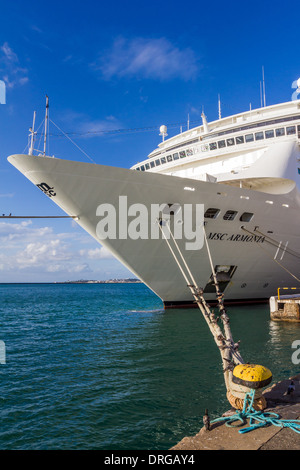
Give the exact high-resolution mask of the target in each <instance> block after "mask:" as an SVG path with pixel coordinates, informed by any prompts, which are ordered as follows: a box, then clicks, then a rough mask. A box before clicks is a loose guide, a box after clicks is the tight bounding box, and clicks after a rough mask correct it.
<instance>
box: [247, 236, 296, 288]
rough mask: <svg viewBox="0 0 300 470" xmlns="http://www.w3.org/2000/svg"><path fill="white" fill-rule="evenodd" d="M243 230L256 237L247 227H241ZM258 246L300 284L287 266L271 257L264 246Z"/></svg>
mask: <svg viewBox="0 0 300 470" xmlns="http://www.w3.org/2000/svg"><path fill="white" fill-rule="evenodd" d="M241 228H242V230H243V231H244V232H248V233H250V234H251V235H255V233H253V232H251V231H250V230H247V229H246V228H245V227H241ZM259 233H262V232H259ZM264 236H266V237H267V235H264ZM268 243H270V242H268ZM270 244H271V245H272V243H270ZM256 245H257V246H259V248H261V249H262V250H263V251H264V252H265V253H266V254H267V255H268V256H269V258H271V259H272V260H273V261H274V262H275V263H276V264H278V266H280V267H281V268H282V269H284V270H285V271H286V272H287V273H288V274H289V275H290V276H292V277H293V278H294V279H296V281H297V282H300V279H299V278H298V277H297V276H295V275H294V274H293V273H292V272H291V271H289V270H288V269H287V268H286V267H285V266H283V264H282V263H280V262H279V261H278V260H277V259H275V258H273V255H271V254H270V253H269V252H268V251H267V250H265V249H264V248H263V246H262V245H261V244H260V243H257V244H256ZM274 246H275V245H274ZM286 251H287V253H288V254H290V255H292V256H296V255H293V254H292V253H291V252H290V251H288V250H286Z"/></svg>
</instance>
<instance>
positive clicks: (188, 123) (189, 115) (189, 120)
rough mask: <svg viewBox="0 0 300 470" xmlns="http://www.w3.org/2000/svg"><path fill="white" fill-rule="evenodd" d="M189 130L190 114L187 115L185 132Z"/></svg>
mask: <svg viewBox="0 0 300 470" xmlns="http://www.w3.org/2000/svg"><path fill="white" fill-rule="evenodd" d="M189 129H190V113H188V120H187V130H189Z"/></svg>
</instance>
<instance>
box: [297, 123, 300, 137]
mask: <svg viewBox="0 0 300 470" xmlns="http://www.w3.org/2000/svg"><path fill="white" fill-rule="evenodd" d="M297 129H298V138H299V139H300V126H297Z"/></svg>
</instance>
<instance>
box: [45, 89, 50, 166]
mask: <svg viewBox="0 0 300 470" xmlns="http://www.w3.org/2000/svg"><path fill="white" fill-rule="evenodd" d="M48 114H49V98H48V96H47V95H46V114H45V134H44V157H45V156H46V143H47V129H48V118H49V116H48Z"/></svg>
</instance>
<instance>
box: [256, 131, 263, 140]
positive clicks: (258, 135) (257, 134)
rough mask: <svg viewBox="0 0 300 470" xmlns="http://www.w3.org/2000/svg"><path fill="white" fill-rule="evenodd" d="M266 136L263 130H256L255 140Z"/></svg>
mask: <svg viewBox="0 0 300 470" xmlns="http://www.w3.org/2000/svg"><path fill="white" fill-rule="evenodd" d="M263 138H264V133H263V132H255V140H262V139H263Z"/></svg>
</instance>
